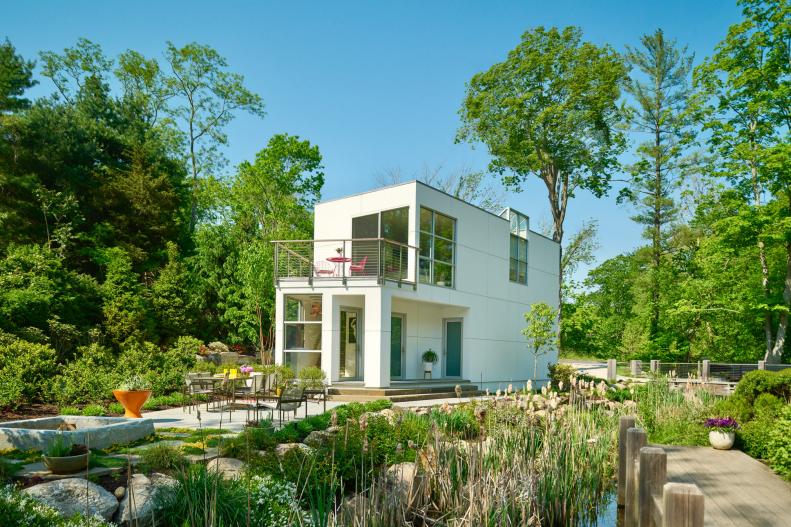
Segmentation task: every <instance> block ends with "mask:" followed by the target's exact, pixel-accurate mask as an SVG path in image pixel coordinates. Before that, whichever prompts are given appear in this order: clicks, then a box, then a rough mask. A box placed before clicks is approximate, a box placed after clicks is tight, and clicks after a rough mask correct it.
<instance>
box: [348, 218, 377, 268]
mask: <svg viewBox="0 0 791 527" xmlns="http://www.w3.org/2000/svg"><path fill="white" fill-rule="evenodd" d="M378 237H379V214H368V215H367V216H359V217H357V218H352V255H351V257H352V264H354V265H356V266H361V267H362V270H361V271H356V272H355V273H354V274H355V276H376V275H377V269H379V242H377V241H376V240H371V241H355V240H359V239H360V238H378Z"/></svg>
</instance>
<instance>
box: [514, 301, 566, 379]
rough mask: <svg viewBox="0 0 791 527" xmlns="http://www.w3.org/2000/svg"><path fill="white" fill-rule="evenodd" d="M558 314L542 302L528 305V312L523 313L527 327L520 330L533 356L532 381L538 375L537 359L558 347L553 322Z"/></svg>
mask: <svg viewBox="0 0 791 527" xmlns="http://www.w3.org/2000/svg"><path fill="white" fill-rule="evenodd" d="M557 318H558V313H557V311H556V310H555V309H552V307H551V306H549V305H548V304H546V303H544V302H539V303H536V304H531V305H530V311H528V312H527V313H525V322H527V327H526V328H525V329H523V330H522V335H524V336H525V339H527V343H528V346H529V347H530V351H531V353H532V354H533V380H534V381H535V380H536V376H537V373H538V357H539V356H541V355H545V354H547V353H548V352H549V351H550V350H551V349H552V348H553V347H554V348H556V347H557V345H558V331H557V328H556V327H555V321H556V320H557Z"/></svg>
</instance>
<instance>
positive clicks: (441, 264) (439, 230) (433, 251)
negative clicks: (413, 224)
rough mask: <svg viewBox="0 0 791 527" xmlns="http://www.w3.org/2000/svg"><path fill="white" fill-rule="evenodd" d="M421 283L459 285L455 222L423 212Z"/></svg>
mask: <svg viewBox="0 0 791 527" xmlns="http://www.w3.org/2000/svg"><path fill="white" fill-rule="evenodd" d="M419 272H420V281H421V282H422V283H424V284H433V285H438V286H441V287H455V283H456V220H454V219H453V218H451V217H450V216H445V215H444V214H440V213H439V212H436V211H433V210H431V209H427V208H425V207H421V208H420V267H419Z"/></svg>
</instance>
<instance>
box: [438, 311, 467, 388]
mask: <svg viewBox="0 0 791 527" xmlns="http://www.w3.org/2000/svg"><path fill="white" fill-rule="evenodd" d="M444 326H445V327H444V328H443V331H442V336H443V338H442V343H443V352H444V355H445V377H461V343H462V331H461V319H460V318H446V319H445V320H444Z"/></svg>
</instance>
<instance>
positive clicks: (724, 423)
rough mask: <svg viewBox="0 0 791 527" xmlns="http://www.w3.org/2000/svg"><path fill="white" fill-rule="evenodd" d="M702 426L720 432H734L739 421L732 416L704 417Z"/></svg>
mask: <svg viewBox="0 0 791 527" xmlns="http://www.w3.org/2000/svg"><path fill="white" fill-rule="evenodd" d="M704 426H705V427H706V428H711V429H712V430H719V431H720V432H735V431H736V429H738V428H739V423H737V422H736V419H734V418H733V417H712V418H711V419H706V422H705V423H704Z"/></svg>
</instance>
